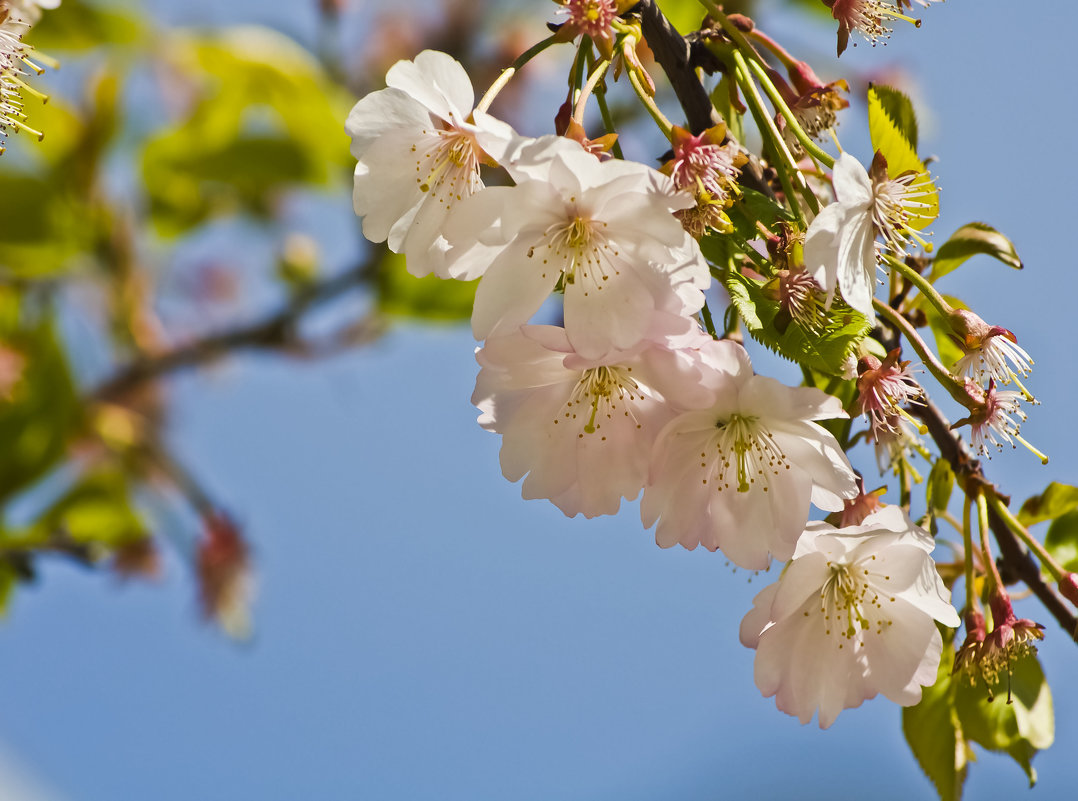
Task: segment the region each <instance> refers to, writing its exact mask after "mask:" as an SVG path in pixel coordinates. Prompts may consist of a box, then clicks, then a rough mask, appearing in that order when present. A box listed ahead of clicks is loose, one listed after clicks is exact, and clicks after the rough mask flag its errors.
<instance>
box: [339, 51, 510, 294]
mask: <svg viewBox="0 0 1078 801" xmlns="http://www.w3.org/2000/svg"><path fill="white" fill-rule="evenodd" d="M386 84H387V88H385V89H382V90H380V91H377V92H372V93H371V94H369V95H367V96H366V97H364V98H362V99H361V100H360V101H359V102H358V103H356V105H355V106H354V107H353V108H352V111H351V113H349V115H348V121H347V123H346V124H345V129H346V131H347V132H348V134H349V135H350V136H351V137H352V155H353V156H355V157H356V158H357V159H358V163H357V164H356V172H355V185H354V190H353V195H352V200H353V205H354V207H355V211H356V214H358V215H359V216H360V217H362V218H363V235H364V236H365V237H367V239H369V240H371V241H372V242H383V241H385V242H388V244H389V249H390V250H392V251H393V252H395V253H403V254H404V256H405V258H406V263H407V266H408V271H409V272H410V273H412V274H413V275H416V276H423V275H427V274H429V273H432V272H433V273H434V274H435V275H438V276H439V277H442V278H447V277H449V274H448V272H446V270H445V266H444V258H443V257H444V253H445V251H446V250H447V249H448V247H449V243H448V242H447V241H446V240H445V238H444V236H442V233H443V227H444V222H445V219H446V216H447V215H448V213H449V212H450V210H451V209H452V208H453V207H454V206H455V205H456V204H458V203H459V202H460V201H461V200H463V199H464V198H467V197H469V196H471V195H473V194H475V193H476V192H477V191H479V189H481V188H482V187H483V181H482V179H481V178H480V176H479V165H480V162H481V161H482V159H483V152H482V149H481V147H480V146H479V144H478V142H477V140H476V136H477V134H479V133H480V132H483V133H485V134H487V135H489V136H491V137H495V138H497V137H508V136H510V135H512V131H511V129H510V128H509V126H508V125H506V124H505V123H503V122H500V121H498V120H496V119H495V118H493V117H491V116H489V115H485V114H484V115H481V116H480V121H479V122H476V123H473V122H470V121H469V118H470V117H471V116H472V102H473V99H474V94H473V92H472V84H471V81H470V80H469V79H468V75H467V73H466V72H465V71H464V67H462V66H461V64H460V62H458V61H456V60H455V59H453V58H452V57H451V56H449V55H447V54H445V53H441V52H438V51H436V50H424V51H423V52H422V53H420V54H419V55H418V56H416V57H415V60H414V61H398V62H397V63H396V64H395V65H393V67H391V68H390V70H389V72H388V73H387V74H386Z"/></svg>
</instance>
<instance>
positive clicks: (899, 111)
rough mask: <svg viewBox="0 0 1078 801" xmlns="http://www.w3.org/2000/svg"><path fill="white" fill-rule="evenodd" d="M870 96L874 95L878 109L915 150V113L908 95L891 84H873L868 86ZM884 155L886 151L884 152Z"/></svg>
mask: <svg viewBox="0 0 1078 801" xmlns="http://www.w3.org/2000/svg"><path fill="white" fill-rule="evenodd" d="M869 94H870V96H874V97H875V99H876V102H877V103H879V105H880V110H881V111H883V113H884V114H886V115H887V116H888V117H889V118H890V119H891V121H892V122H893V123H894V125H895V127H896V128H897V129H898V132H899V133H901V134H902V136H903V138H904V139H905V140H906V141H907V142H908V143H909V145H910V147H911V148H912V149H913V150H914V152H916V151H917V114H916V113H915V112H914V110H913V103H912V102H910V99H909V97H908V96H907V95H906V94H905V93H903V92H900V91H899V90H898V89H895V88H894V87H892V86H881V85H880V84H873V85H872V86H871V87H869ZM884 155H886V153H885V154H884Z"/></svg>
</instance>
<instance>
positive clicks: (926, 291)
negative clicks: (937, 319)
mask: <svg viewBox="0 0 1078 801" xmlns="http://www.w3.org/2000/svg"><path fill="white" fill-rule="evenodd" d="M883 258H884V261H886V262H887V263H888V264H889V265H891V267H893V268H894V269H895V270H896V271H897V272H898V273H900V274H901V275H902V277H903V278H905V279H906V280H907V281H909V282H910V283H911V284H913V285H914V286H915V287H917V289H918V290H919V291H920V292H921V294H922V295H924V296H925V298H926V299H927V300H928V301H929V302H930V303H931V304H932V305H933V306H935V307H936V309H937V310H938V311H939V313H940V314H942V315H943V316H944V318H947V317H949V316H950V315H951V313H952V312H953V311H954V309H952V308H951V304H950V303H948V302H947V301H946V300H944V299H943V295H941V294H940V293H939V292H937V291H936V288H935V287H934V286H932V283H931V282H930V281H929V280H928V279H927V278H925V277H924V276H923V275H921V274H920V273H919V272H917V271H916V270H915V269H913V268H912V267H910V266H909V265H908V264H906V262H904V261H902V259H896V258H895V257H894V256H892V255H890V254H885V255H884V257H883Z"/></svg>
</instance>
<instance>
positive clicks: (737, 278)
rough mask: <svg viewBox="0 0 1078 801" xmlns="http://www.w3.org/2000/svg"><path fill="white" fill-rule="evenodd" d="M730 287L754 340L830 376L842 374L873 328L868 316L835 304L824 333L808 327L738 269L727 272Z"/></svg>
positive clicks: (734, 302) (731, 295)
mask: <svg viewBox="0 0 1078 801" xmlns="http://www.w3.org/2000/svg"><path fill="white" fill-rule="evenodd" d="M725 284H726V290H727V292H728V293H729V294H730V299H731V301H732V302H733V304H734V305H735V306H736V308H737V311H738V313H739V314H740V315H741V319H742V320H743V321H744V323H745V327H746V328H747V329H748V330H749V333H750V334H751V335H752V337H753V339H755V340H756V341H758V342H760V343H761V344H763V345H765V346H766V347H768V348H770V349H771V350H773V351H774V352H776V353H778V354H779V355H781V356H784V357H785V358H787V359H789V360H790V361H793V362H796V363H797V364H800V365H803V366H805V367H808V368H810V369H812V370H817V371H819V372H821V373H826V374H828V375H841V374H842V368H843V364H844V363H845V361H846V360H847V358H848V357H849V356H850V355H851V354H852V353H854V352H855V351H856V349H857V346H858V344H859V343H860V341H861V340H862V339H864V337H865V336H866V335H867V334H868V332H869V331H870V330H871V327H872V326H871V324H870V323H869V322H868V320H866V319H865V317H864V315H862V314H860V313H858V312H855V311H852V310H849V309H845V308H843V309H842V310H841V311H840V310H839V306H838V304H836V305H835V306H833V307H832V309H831V311H830V313H829V314H828V316H827V317H826V318H824V320H825V326H824V328H823V330H822V331H821V332H814V331H809V330H807V329H805V328H804V327H803V326H802V325H801V324H800V323H798V322H797V321H796V320H792V319H788V318H782V322H783V325H782V326H781V327H780V326H778V325H776V322H777V319H778V318H779V315H780V313H781V312H782V309H781V306H780V305H779V303H778V302H777V301H774V300H771V299H770V298H768V297H767V295H766V294H765V293H764V290H763V285H762V284H760V283H757V282H756V281H753V280H752V279H750V278H747V277H746V276H744V275H742V274H741V273H739V272H737V271H731V272H729V273H728V274H727V278H726V281H725Z"/></svg>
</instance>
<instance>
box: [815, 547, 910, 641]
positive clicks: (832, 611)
mask: <svg viewBox="0 0 1078 801" xmlns="http://www.w3.org/2000/svg"><path fill="white" fill-rule="evenodd" d="M875 558H876V557H875V556H872V557H871V559H873V560H875ZM827 566H828V568H830V570H831V574H830V575H829V576H828V578H827V581H826V582H824V585H823V589H822V590H820V614H821V615H823V619H824V633H825V634H827V635H828V636H831V637H837V638H838V639H839V643H838V647H839V648H840V649H841V648H844V647H845V643H844V642H842V641H843V640H846V641H849V640H853V639H855V638H858V635H860V634H861V632H869V633H873V634H883V632H884V631H886V630H887V629H888V628H889V627H890V626H891V625H892V623H893V621H891V620H889V619H887V618H886V617H885V616H884V615H883V603H882V602H881V600H882V599H881V598H880V594H879V592H877V591H876V590H874V589H873V588H872V586H871V584H870V583H869V582H868V581H867V580H866V578H867V577H868V576H869V575H871V574H870V572H869V570H868V568H865V567H861V566H859V565H841V564H835V563H833V562H828V563H827ZM883 578H884V579H885V580H889V579H890V576H884V577H883ZM888 600H889V602H890V603H894V600H895V599H894V597H890V598H889V599H888ZM808 616H809V613H808V612H807V611H806V612H805V617H808ZM858 645H860V646H861V647H864V641H863V640H859V641H858ZM855 647H856V646H855Z"/></svg>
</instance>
